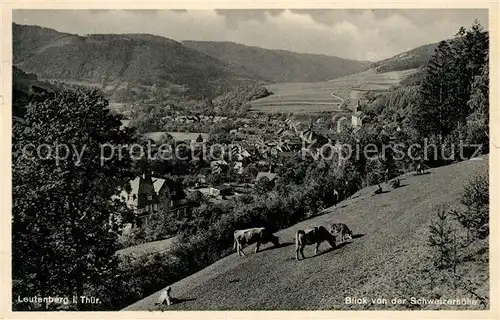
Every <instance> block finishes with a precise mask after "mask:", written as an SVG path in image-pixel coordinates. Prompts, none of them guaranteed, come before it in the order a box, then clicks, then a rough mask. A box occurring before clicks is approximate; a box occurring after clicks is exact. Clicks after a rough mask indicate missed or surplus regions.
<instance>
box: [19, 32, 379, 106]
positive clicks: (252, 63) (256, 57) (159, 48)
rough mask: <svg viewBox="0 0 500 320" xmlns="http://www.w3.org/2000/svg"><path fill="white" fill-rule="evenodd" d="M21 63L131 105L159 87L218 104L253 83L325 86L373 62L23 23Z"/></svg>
mask: <svg viewBox="0 0 500 320" xmlns="http://www.w3.org/2000/svg"><path fill="white" fill-rule="evenodd" d="M13 59H14V65H15V66H16V67H18V68H20V69H21V70H23V71H25V72H27V73H34V74H36V75H37V76H38V77H39V78H40V79H50V80H57V81H63V82H69V83H72V82H76V83H77V84H82V85H92V86H98V87H101V88H102V89H103V91H107V92H108V93H110V95H111V96H113V97H116V98H117V99H120V98H122V96H125V97H127V98H128V99H131V100H135V99H137V97H140V96H147V95H148V94H150V93H151V92H152V90H153V89H147V90H146V89H144V88H146V87H151V86H153V85H155V86H156V87H161V88H169V87H170V86H172V87H175V86H177V87H178V86H184V87H185V88H187V92H188V93H189V95H190V96H192V97H194V98H202V97H205V98H207V97H209V98H213V97H215V96H218V95H219V94H221V93H224V92H227V91H229V90H231V89H233V88H235V87H237V86H238V85H240V84H242V83H244V82H249V81H250V82H261V81H264V82H309V81H322V80H329V79H333V78H336V77H340V76H343V75H347V74H352V73H356V72H358V71H361V70H364V69H366V68H368V67H369V62H363V61H354V60H346V59H341V58H338V57H330V56H325V55H313V54H299V53H294V52H290V51H284V50H268V49H262V48H258V47H248V46H245V45H241V44H236V43H227V42H221V43H216V42H212V43H211V42H196V41H185V42H182V43H181V42H178V41H175V40H172V39H169V38H165V37H161V36H156V35H151V34H92V35H86V36H80V35H75V34H69V33H63V32H58V31H56V30H53V29H48V28H43V27H39V26H27V25H19V24H15V23H14V24H13ZM144 90H146V94H139V93H137V92H140V91H144Z"/></svg>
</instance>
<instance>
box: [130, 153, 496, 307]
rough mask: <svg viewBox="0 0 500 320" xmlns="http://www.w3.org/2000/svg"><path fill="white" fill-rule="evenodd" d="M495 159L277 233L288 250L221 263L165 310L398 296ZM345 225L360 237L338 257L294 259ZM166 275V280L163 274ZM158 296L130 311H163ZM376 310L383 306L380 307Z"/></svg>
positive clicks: (454, 168) (188, 283)
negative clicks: (309, 242) (299, 243)
mask: <svg viewBox="0 0 500 320" xmlns="http://www.w3.org/2000/svg"><path fill="white" fill-rule="evenodd" d="M487 165H488V160H487V158H485V159H484V160H482V161H465V162H461V163H458V164H454V165H450V166H446V167H442V168H438V169H431V170H429V174H425V175H420V176H413V175H407V176H403V177H401V183H402V187H401V188H399V189H395V190H389V189H388V187H387V186H385V185H384V186H383V188H384V190H389V192H387V193H383V194H380V195H377V196H371V195H370V193H371V190H372V189H373V187H372V188H367V189H364V190H362V191H361V192H360V194H361V195H360V196H359V197H357V198H354V199H351V200H347V201H343V202H342V203H340V206H339V208H338V209H335V210H333V209H331V208H329V209H327V210H326V211H327V213H326V214H324V215H322V216H318V217H315V218H312V219H309V220H306V221H303V222H301V223H299V224H297V225H295V226H293V227H291V228H288V229H285V230H282V231H280V232H278V233H277V235H279V236H280V237H281V241H282V242H285V245H284V246H283V247H280V248H272V247H271V245H266V246H264V247H263V248H264V249H267V250H265V251H262V252H259V253H257V254H253V251H252V250H253V246H251V247H249V248H246V249H245V252H246V253H247V255H248V256H247V257H245V258H240V257H238V256H237V255H236V254H231V255H230V256H228V257H226V258H224V259H222V260H219V261H217V262H216V263H214V264H212V265H211V266H209V267H207V268H205V269H203V270H201V271H200V272H198V273H196V274H194V275H192V276H190V277H188V278H185V279H183V280H181V281H179V282H177V283H174V284H173V285H172V286H171V287H172V294H173V297H175V298H179V299H181V303H179V304H177V305H172V306H170V307H162V308H163V309H164V310H227V309H230V310H256V309H257V310H258V309H260V310H264V309H281V310H283V309H286V310H298V309H301V310H318V309H322V310H325V309H337V310H338V309H366V308H367V307H366V306H360V305H348V304H345V300H344V299H345V297H348V296H358V297H359V296H362V295H367V294H371V295H372V296H374V297H375V298H376V297H379V296H381V295H389V296H390V295H391V294H392V295H393V294H394V288H392V287H391V284H392V283H393V282H392V279H393V278H394V277H396V279H398V278H397V277H400V278H401V279H403V278H404V276H405V273H406V272H407V270H408V269H409V268H412V267H415V266H418V264H419V262H420V261H421V259H423V256H424V253H426V250H427V248H426V246H425V245H423V244H424V243H425V241H426V237H427V235H426V230H427V226H428V223H429V221H430V219H431V218H433V217H434V212H435V211H434V210H435V206H436V205H439V204H443V203H450V204H454V203H456V202H457V195H458V193H459V192H460V190H461V188H462V187H463V185H464V184H465V183H466V182H467V181H468V180H469V179H470V178H471V177H472V176H474V175H475V174H476V173H478V172H482V171H485V170H487ZM334 221H337V222H344V223H346V224H347V225H348V226H349V227H350V228H351V229H352V230H353V232H354V234H355V235H356V238H355V239H354V240H353V241H352V242H350V243H347V244H346V245H344V246H341V247H339V248H338V249H336V250H333V251H331V250H327V249H328V245H327V244H326V243H323V244H322V245H321V246H320V252H319V254H318V255H317V256H314V255H313V254H314V248H313V246H310V247H307V248H306V250H305V255H306V258H307V259H306V260H302V261H295V260H294V255H295V252H294V249H295V248H294V245H293V241H294V233H295V232H296V230H297V229H298V228H305V227H307V226H313V225H318V224H323V223H327V222H334ZM158 276H161V275H158ZM158 294H159V292H157V293H155V294H153V295H151V296H149V297H147V298H145V299H143V300H141V301H138V302H136V303H134V304H133V305H130V306H129V307H127V308H125V309H124V310H159V307H158V306H155V305H154V303H155V302H156V299H157V298H158ZM373 308H374V309H376V308H377V307H373Z"/></svg>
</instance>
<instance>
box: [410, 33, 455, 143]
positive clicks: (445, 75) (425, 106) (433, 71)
mask: <svg viewBox="0 0 500 320" xmlns="http://www.w3.org/2000/svg"><path fill="white" fill-rule="evenodd" d="M451 70H452V52H451V49H450V46H449V45H448V43H447V42H446V41H441V42H440V43H439V44H438V47H437V48H436V51H435V52H434V55H433V56H432V58H431V60H430V61H429V65H428V67H427V73H426V76H425V79H424V81H423V83H422V85H421V87H420V96H421V101H420V103H419V105H418V107H417V108H415V109H414V114H413V117H414V122H415V126H416V128H417V129H418V131H419V133H420V134H421V135H422V136H428V135H432V134H435V135H440V136H441V137H443V136H444V135H446V134H447V133H449V132H450V131H451V130H452V128H451V124H450V112H451V106H450V104H449V103H450V94H451V92H452V84H453V81H452V79H451V78H450V77H451V75H452V71H451Z"/></svg>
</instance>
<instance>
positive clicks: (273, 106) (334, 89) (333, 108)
mask: <svg viewBox="0 0 500 320" xmlns="http://www.w3.org/2000/svg"><path fill="white" fill-rule="evenodd" d="M415 72H417V70H416V69H411V70H404V71H393V72H386V73H376V72H375V71H374V70H373V69H370V70H367V71H363V72H359V73H356V74H352V75H349V76H345V77H342V78H338V79H333V80H330V81H324V82H306V83H274V84H270V85H267V86H266V88H267V89H268V90H269V91H271V92H273V94H272V95H270V96H268V97H265V98H262V99H258V100H255V101H252V110H254V111H259V112H266V113H278V112H280V113H309V114H314V113H319V112H339V111H342V108H343V107H347V108H349V107H352V106H354V105H356V103H357V101H358V99H359V98H360V96H361V94H362V93H363V92H365V91H387V90H388V89H389V88H390V87H391V86H392V85H397V84H398V83H399V82H401V81H402V80H403V79H405V78H406V77H408V76H409V75H412V74H414V73H415Z"/></svg>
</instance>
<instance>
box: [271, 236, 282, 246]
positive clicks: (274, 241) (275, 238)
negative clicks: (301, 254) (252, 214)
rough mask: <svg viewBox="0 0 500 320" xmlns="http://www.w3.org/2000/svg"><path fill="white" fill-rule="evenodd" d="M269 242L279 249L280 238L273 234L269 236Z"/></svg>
mask: <svg viewBox="0 0 500 320" xmlns="http://www.w3.org/2000/svg"><path fill="white" fill-rule="evenodd" d="M271 242H272V243H273V244H274V246H276V247H279V245H280V238H279V237H277V236H275V235H274V234H273V235H271Z"/></svg>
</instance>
